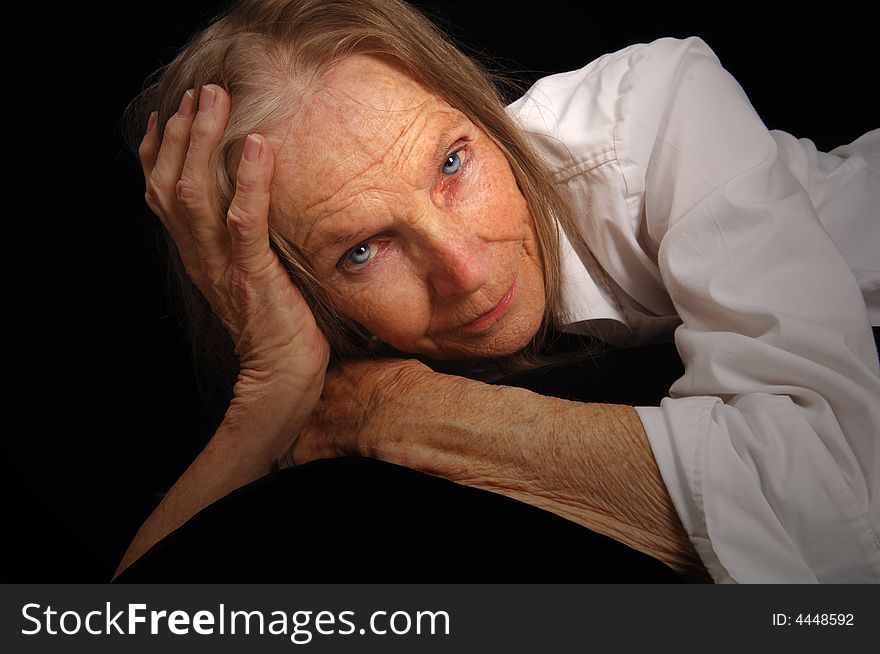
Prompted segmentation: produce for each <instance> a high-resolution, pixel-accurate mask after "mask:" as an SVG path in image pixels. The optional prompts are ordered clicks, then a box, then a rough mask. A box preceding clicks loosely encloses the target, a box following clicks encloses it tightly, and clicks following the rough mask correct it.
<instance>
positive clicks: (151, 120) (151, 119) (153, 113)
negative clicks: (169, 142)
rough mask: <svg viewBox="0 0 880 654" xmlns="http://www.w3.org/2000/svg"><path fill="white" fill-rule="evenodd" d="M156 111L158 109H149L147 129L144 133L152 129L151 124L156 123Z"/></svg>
mask: <svg viewBox="0 0 880 654" xmlns="http://www.w3.org/2000/svg"><path fill="white" fill-rule="evenodd" d="M158 113H159V112H158V111H151V112H150V117H149V118H148V119H147V131H146V132H144V135H147V134H149V133H150V130H151V129H153V125H155V124H156V115H157V114H158Z"/></svg>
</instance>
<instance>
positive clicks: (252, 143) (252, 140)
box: [244, 134, 263, 161]
mask: <svg viewBox="0 0 880 654" xmlns="http://www.w3.org/2000/svg"><path fill="white" fill-rule="evenodd" d="M262 149H263V144H262V142H261V141H260V139H258V138H257V137H256V136H254V135H253V134H250V135H248V137H247V138H246V139H245V141H244V159H245V161H256V160H257V159H259V158H260V151H261V150H262Z"/></svg>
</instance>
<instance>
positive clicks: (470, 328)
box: [462, 281, 516, 334]
mask: <svg viewBox="0 0 880 654" xmlns="http://www.w3.org/2000/svg"><path fill="white" fill-rule="evenodd" d="M514 295H516V281H514V282H513V284H511V285H510V289H508V291H507V293H505V294H504V297H502V298H501V300H500V301H499V302H498V304H496V305H495V306H494V307H493V308H492V309H490V310H489V311H487V312H486V313H484V314H483V315H482V316H480V317H479V318H477V319H476V320H472V321H471V322H469V323H467V324H466V325H464V326H462V330H463V331H466V332H469V333H472V334H473V333H477V332H482V331H485V330H487V329H489V327H491V326H492V325H494V324H495V323H496V322H498V321H499V320H501V318H502V316H504V314H505V313H507V310H508V309H509V308H510V305H511V303H512V302H513V297H514Z"/></svg>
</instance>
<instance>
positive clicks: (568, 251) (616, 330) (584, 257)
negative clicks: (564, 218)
mask: <svg viewBox="0 0 880 654" xmlns="http://www.w3.org/2000/svg"><path fill="white" fill-rule="evenodd" d="M558 231H559V264H560V273H561V276H562V277H561V280H560V282H561V283H560V286H561V288H560V291H561V303H560V307H559V309H558V311H557V314H556V319H557V328H559V329H561V330H562V331H568V332H572V333H580V334H584V333H587V334H594V335H598V336H599V337H600V338H603V340H605V339H604V336H608V337H609V338H608V339H607V340H609V341H616V340H618V338H617V337H618V336H627V335H630V334H631V331H630V329H629V325H628V323H627V321H626V318H625V317H624V314H623V311H622V309H621V307H620V304H619V303H618V302H617V299H616V298H615V296H614V293H613V291H612V290H611V287H610V284H609V282H608V279H607V277H606V276H605V273H604V272H603V270H602V268H601V267H600V266H599V264H598V263H597V262H596V260H595V259H594V258H593V255H592V254H591V253H590V252H589V251H588V250H587V251H584V252H582V253H578V252H576V251H575V249H574V247H573V246H572V243H571V241H570V240H569V238H568V235H567V234H566V233H565V230H564V229H562V226H561V225H560V226H559V230H558ZM591 321H599V322H595V323H593V324H591V325H589V326H588V325H587V323H588V322H591ZM607 321H612V322H611V323H608V322H607ZM612 335H614V336H612Z"/></svg>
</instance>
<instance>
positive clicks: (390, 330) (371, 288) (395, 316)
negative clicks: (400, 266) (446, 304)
mask: <svg viewBox="0 0 880 654" xmlns="http://www.w3.org/2000/svg"><path fill="white" fill-rule="evenodd" d="M333 303H334V306H335V307H336V309H337V310H338V311H340V312H341V313H343V314H345V315H346V316H347V317H349V318H351V319H352V320H354V321H356V322H358V323H359V324H361V325H362V326H363V327H364V328H365V329H367V330H368V331H369V332H371V333H372V334H375V335H376V336H378V337H379V339H380V340H382V341H384V342H386V343H389V344H391V345H398V346H399V344H402V343H408V342H411V341H414V340H416V339H418V338H419V337H421V336H422V335H423V334H424V333H425V331H426V330H427V328H428V325H429V324H430V312H431V305H430V300H429V298H428V297H427V294H426V293H425V291H424V290H423V289H422V288H420V286H419V285H418V284H416V283H415V280H412V279H410V278H408V276H406V275H391V274H387V273H386V274H385V279H383V280H382V281H379V282H371V283H369V284H364V285H363V286H362V287H360V288H357V289H350V290H348V291H347V292H345V293H343V294H334V296H333Z"/></svg>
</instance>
